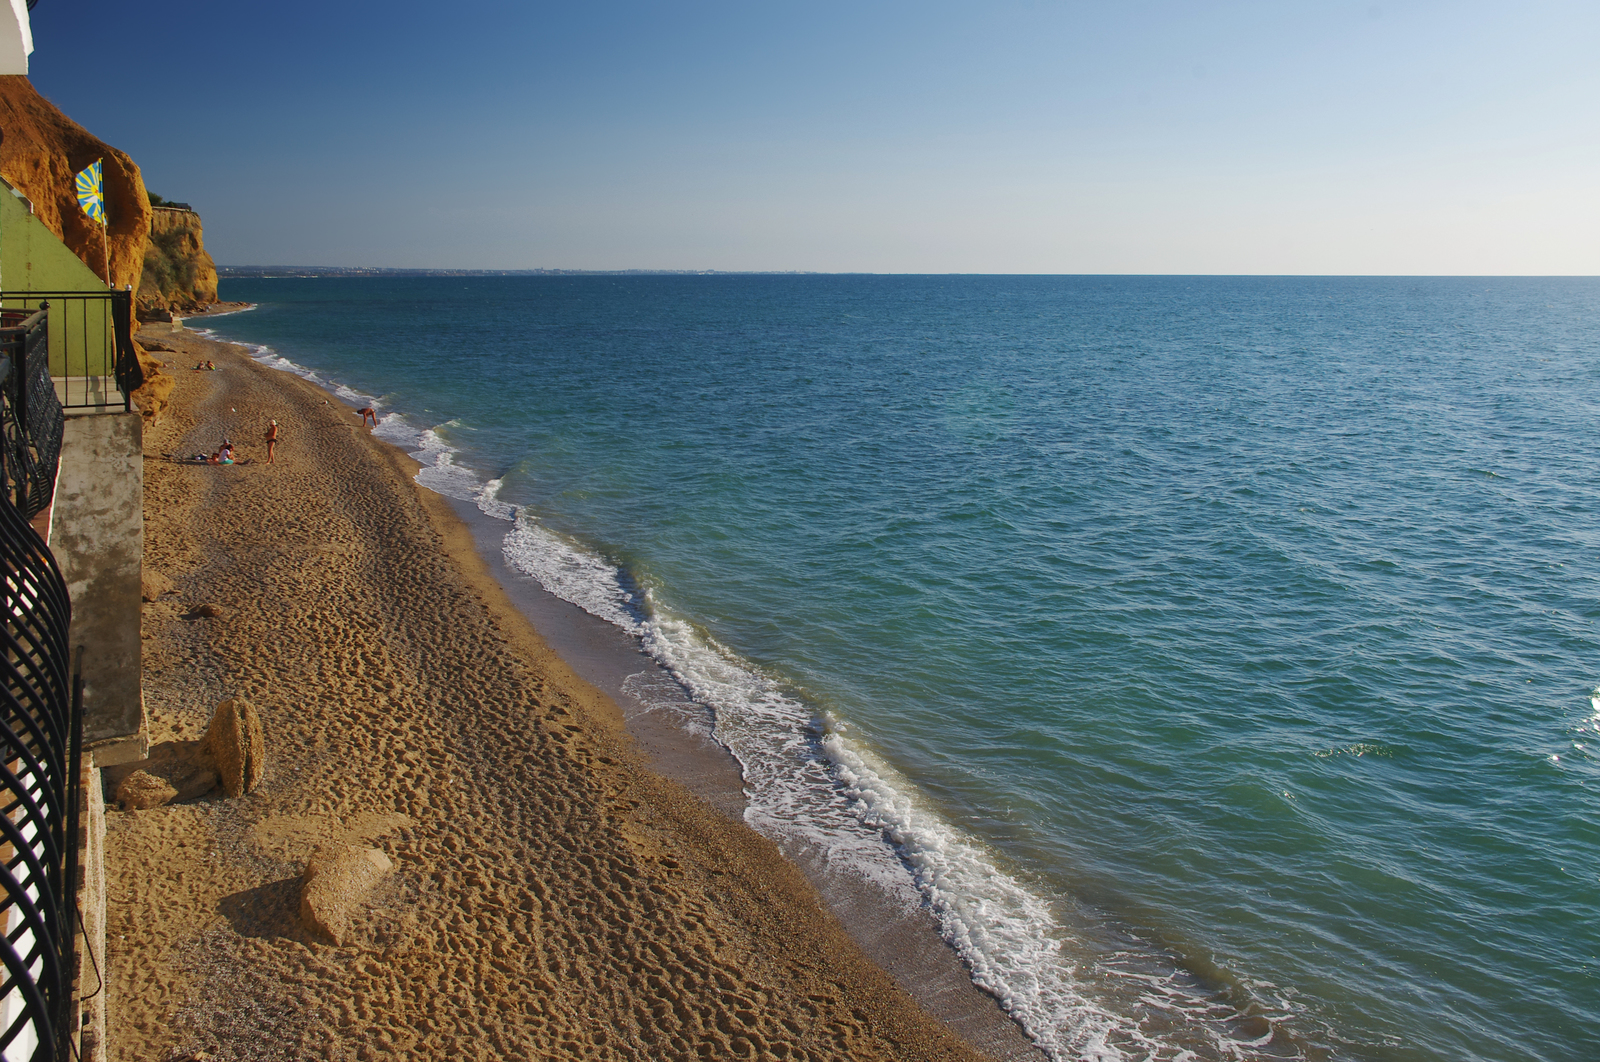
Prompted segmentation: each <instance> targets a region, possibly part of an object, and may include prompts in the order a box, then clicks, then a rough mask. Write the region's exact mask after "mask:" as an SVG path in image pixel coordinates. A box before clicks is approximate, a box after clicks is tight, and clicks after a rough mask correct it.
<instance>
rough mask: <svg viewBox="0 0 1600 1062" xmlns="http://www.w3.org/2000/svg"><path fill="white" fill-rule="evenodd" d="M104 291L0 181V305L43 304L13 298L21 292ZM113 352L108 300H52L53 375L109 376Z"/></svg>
mask: <svg viewBox="0 0 1600 1062" xmlns="http://www.w3.org/2000/svg"><path fill="white" fill-rule="evenodd" d="M105 290H106V284H105V281H103V280H101V279H100V278H99V277H97V276H95V275H94V273H93V272H92V271H91V270H90V269H89V267H88V266H86V265H84V264H83V262H82V261H81V260H79V258H78V256H77V255H75V254H73V253H72V252H71V251H70V250H68V249H67V245H66V244H64V243H62V242H61V241H60V240H59V239H57V238H56V234H55V233H53V232H51V231H50V230H49V229H47V228H45V225H44V222H42V221H40V220H39V219H38V218H36V217H34V216H33V211H32V210H30V209H29V208H28V202H27V200H25V199H22V198H20V197H19V196H17V195H16V194H15V193H14V192H13V191H12V189H11V186H10V185H9V184H7V183H6V182H5V181H4V180H0V291H3V292H5V294H6V295H7V296H8V297H7V298H6V299H5V300H4V302H3V303H0V306H3V307H4V308H5V309H7V310H14V309H27V310H36V309H38V308H39V300H38V299H16V298H11V297H9V296H13V295H15V294H16V293H18V292H28V291H95V292H100V291H105ZM115 351H116V341H115V339H114V337H113V335H112V331H111V306H110V303H109V302H107V301H97V302H94V303H85V302H76V301H72V300H63V299H54V300H51V306H50V375H51V376H54V377H57V378H59V377H63V376H110V375H112V371H113V366H115V364H116V353H115Z"/></svg>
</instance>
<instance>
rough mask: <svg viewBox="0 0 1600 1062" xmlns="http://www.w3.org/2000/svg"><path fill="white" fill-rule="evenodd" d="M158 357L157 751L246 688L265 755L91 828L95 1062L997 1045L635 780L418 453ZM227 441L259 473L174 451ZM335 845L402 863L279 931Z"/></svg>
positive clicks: (591, 703) (333, 415) (679, 798)
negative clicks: (101, 943) (161, 392)
mask: <svg viewBox="0 0 1600 1062" xmlns="http://www.w3.org/2000/svg"><path fill="white" fill-rule="evenodd" d="M143 338H146V337H145V336H144V335H143V334H142V335H141V339H143ZM148 338H149V339H150V340H152V341H154V342H157V343H159V344H161V345H162V346H165V347H167V348H169V349H168V351H167V352H165V353H158V354H157V356H158V357H161V358H163V359H164V360H165V361H167V362H169V363H170V365H171V367H170V368H169V369H168V370H167V371H168V372H169V373H172V374H174V375H175V376H176V377H177V386H176V388H175V390H174V392H173V396H172V403H171V407H170V409H169V411H168V412H167V414H166V416H165V418H164V419H163V420H162V422H161V423H160V424H158V425H156V426H154V427H153V428H149V429H147V431H146V484H147V486H146V555H145V563H146V567H147V569H149V570H153V571H155V572H158V573H159V574H160V575H163V576H166V577H168V578H170V579H171V580H172V583H173V585H174V590H173V591H172V592H171V593H168V594H166V595H164V596H162V597H161V598H160V599H159V600H157V601H154V602H151V603H149V604H147V605H146V606H145V617H144V634H145V638H146V641H145V657H144V660H145V690H146V701H147V705H148V708H149V713H150V718H151V727H152V733H151V738H152V742H154V743H155V744H156V745H158V746H160V745H161V744H162V743H166V742H181V741H192V740H195V739H198V738H199V737H200V736H201V735H202V733H203V732H204V729H205V726H206V723H207V720H208V718H209V717H210V714H211V712H212V709H213V708H214V707H215V706H216V704H217V703H218V702H220V701H222V700H224V699H226V698H242V699H244V700H246V701H248V702H249V703H250V704H252V705H254V706H255V708H256V709H257V710H258V711H259V712H260V714H261V717H262V720H263V723H264V728H265V733H266V746H267V760H268V767H267V773H266V780H265V782H264V783H263V785H262V786H261V788H259V789H257V790H256V791H255V792H253V793H251V794H249V795H247V796H244V797H240V798H236V799H226V798H223V797H222V796H221V795H220V793H215V792H214V793H212V794H211V795H209V796H206V797H203V798H200V799H198V800H194V801H190V802H187V803H178V804H174V805H170V806H166V807H159V808H153V809H149V810H144V811H119V810H112V811H111V812H109V814H108V820H109V822H108V839H107V846H108V850H107V863H108V874H109V879H110V881H109V889H110V907H109V912H108V930H107V936H108V944H107V950H108V964H109V967H110V977H109V985H108V990H109V993H110V994H109V1007H110V1028H111V1041H112V1057H113V1058H117V1059H128V1060H133V1059H141V1060H147V1059H158V1060H168V1059H180V1058H188V1057H197V1058H198V1057H210V1058H216V1059H279V1058H282V1059H291V1058H294V1059H298V1058H313V1057H315V1058H327V1059H378V1058H384V1059H387V1058H414V1059H436V1058H445V1057H459V1058H478V1059H491V1058H592V1059H602V1058H604V1059H611V1058H616V1059H624V1058H626V1059H640V1058H775V1059H783V1058H793V1059H824V1058H828V1059H967V1058H981V1057H985V1056H984V1055H982V1054H980V1053H979V1052H978V1051H976V1050H975V1049H974V1048H973V1047H971V1046H970V1045H969V1044H968V1043H966V1042H964V1041H963V1040H962V1039H961V1037H959V1036H957V1035H956V1033H955V1032H953V1031H952V1030H951V1028H950V1027H949V1026H947V1025H946V1024H944V1023H943V1022H941V1021H939V1020H938V1019H936V1018H934V1017H932V1016H931V1015H930V1014H928V1013H927V1012H926V1011H925V1010H923V1009H921V1008H919V1006H918V1004H917V1002H916V1001H915V1000H914V999H913V998H912V996H911V995H910V994H908V992H907V991H906V990H905V989H904V988H903V987H901V985H900V984H898V983H897V982H896V980H895V979H894V978H893V977H891V976H890V975H889V974H888V973H886V972H885V971H884V970H883V969H882V968H880V967H879V966H878V965H876V964H874V963H873V962H872V961H871V960H870V959H869V958H868V957H867V956H866V954H865V953H863V951H862V950H861V948H860V947H858V946H857V944H856V943H855V942H854V941H853V940H852V939H851V937H850V936H849V935H848V934H847V933H846V932H845V930H844V928H843V927H842V926H841V924H840V923H839V922H838V920H837V919H836V918H835V917H834V916H833V915H832V914H830V913H829V911H828V910H827V909H826V908H825V907H824V905H823V904H822V903H821V901H820V900H819V898H818V894H817V892H816V890H815V889H814V888H813V887H812V885H811V883H810V882H809V881H808V880H807V879H806V878H805V876H804V875H803V874H802V873H801V872H800V871H799V870H797V869H796V868H795V867H794V866H792V865H791V864H789V863H788V862H786V861H785V860H784V859H783V858H782V857H781V856H780V855H779V853H778V850H777V849H776V847H775V846H773V845H772V844H771V843H770V842H768V841H766V840H765V839H763V838H761V837H760V836H758V835H757V834H756V833H755V832H753V831H752V830H750V829H749V828H747V827H746V826H744V825H743V824H742V823H740V822H738V821H736V820H735V819H733V818H730V817H729V816H728V815H726V814H724V813H723V812H722V811H719V810H717V809H715V808H714V807H712V805H711V804H710V803H708V802H706V801H705V800H702V799H700V798H699V797H697V796H695V795H694V794H692V793H691V792H690V791H689V790H688V789H686V788H685V787H684V786H682V785H681V784H679V783H678V782H676V781H673V780H670V779H668V778H665V777H662V776H661V775H659V774H657V773H656V772H655V771H653V770H651V769H650V768H649V767H648V765H647V762H646V759H645V753H644V752H642V751H641V750H640V748H639V746H638V744H637V743H636V741H635V740H634V738H633V737H631V736H630V735H629V734H628V732H627V730H626V728H625V725H624V720H623V715H622V713H621V711H620V710H619V708H618V707H617V705H616V704H615V703H614V702H612V701H611V700H610V699H609V698H608V697H606V696H605V695H603V694H602V693H600V692H599V691H597V690H596V689H595V688H594V687H593V686H591V685H590V684H589V683H587V682H586V681H584V680H583V679H582V678H580V677H579V676H578V675H577V674H576V673H575V672H574V671H573V670H572V669H571V668H569V667H568V665H567V664H566V663H565V662H564V661H563V660H562V658H561V657H559V656H557V655H556V654H555V653H554V652H553V651H552V650H551V649H550V648H549V647H548V646H547V645H546V643H545V642H544V641H543V640H541V639H540V637H539V636H538V635H537V634H536V633H535V632H534V630H533V629H532V627H531V626H530V625H529V624H528V623H527V621H526V620H525V618H524V617H523V616H522V615H521V613H519V612H518V610H517V609H516V608H515V607H514V605H513V603H512V602H511V600H510V599H509V598H508V597H507V595H506V593H505V592H504V591H503V590H502V588H501V586H500V584H499V583H497V582H496V581H495V579H494V578H492V576H491V573H490V572H489V571H488V569H487V568H486V566H485V565H484V563H483V561H482V560H481V559H480V558H479V556H478V554H477V552H476V551H475V550H474V548H473V543H472V538H471V533H470V531H469V529H468V528H467V526H466V525H465V524H464V523H463V522H462V521H461V520H460V519H459V518H458V517H457V515H456V514H455V513H454V512H452V511H451V508H450V506H449V504H448V503H447V502H446V501H445V500H444V499H442V498H439V497H437V496H435V495H432V494H429V493H428V492H426V491H424V490H422V489H420V488H419V487H417V486H416V484H415V483H414V482H413V481H412V475H413V474H414V472H415V468H416V466H415V465H414V464H413V463H412V462H411V461H410V459H409V458H407V457H406V456H405V455H404V454H401V453H399V452H398V451H396V450H395V449H394V448H392V447H390V446H388V445H387V444H384V443H382V442H381V441H379V440H376V439H373V438H372V437H370V436H369V435H368V433H367V431H366V430H365V429H363V428H362V427H361V426H360V422H359V420H358V418H357V417H356V416H354V415H352V413H351V411H350V410H349V408H348V407H346V406H344V405H342V404H341V403H339V402H338V401H336V400H333V399H330V398H329V396H328V395H327V394H326V393H325V392H323V391H321V390H319V389H318V388H316V387H314V386H312V385H311V384H308V383H306V382H305V381H302V380H300V379H298V378H295V377H293V376H290V375H288V374H286V373H281V372H276V371H274V370H271V369H268V368H266V367H264V366H261V365H259V364H257V363H255V362H253V361H251V360H250V359H249V358H248V357H246V356H244V354H243V352H242V351H241V350H240V348H236V347H231V346H227V345H224V344H220V343H214V342H211V341H209V340H207V339H204V338H202V337H198V336H196V335H194V334H193V333H186V332H181V331H179V332H176V333H174V334H173V335H171V336H168V335H166V334H164V333H163V334H159V335H154V334H152V335H150V336H148ZM202 358H211V359H214V360H215V361H216V363H217V365H218V366H219V371H216V372H195V371H191V370H189V369H188V366H189V365H192V364H194V363H195V361H196V360H198V359H202ZM271 418H275V419H276V420H277V421H278V422H279V424H280V425H281V427H282V441H281V442H280V443H279V446H278V452H277V461H276V463H275V464H272V465H268V464H265V463H264V462H265V456H266V454H265V447H264V444H262V443H261V441H260V440H261V438H262V436H263V433H264V432H265V430H266V426H267V423H268V420H269V419H271ZM224 435H226V436H228V437H230V438H232V439H233V440H234V441H235V443H236V444H237V445H239V447H240V454H241V456H242V457H244V458H247V459H248V461H249V463H246V464H242V465H237V466H233V467H223V466H208V465H194V464H183V463H179V462H176V461H173V460H169V459H168V457H167V456H166V455H169V454H177V455H182V454H192V453H196V452H201V451H210V450H211V449H214V448H215V447H216V446H217V444H218V443H220V441H221V440H222V438H223V436H224ZM201 605H212V606H215V607H214V609H212V610H208V611H214V612H215V613H216V614H215V615H213V616H196V615H195V609H196V608H197V607H198V606H201ZM331 841H343V842H348V843H354V844H361V845H370V846H373V847H376V848H378V849H380V850H382V851H383V852H384V853H385V854H386V855H387V856H388V858H389V859H390V860H391V861H392V862H393V864H394V867H395V870H394V871H393V873H391V874H390V875H389V876H388V877H387V878H386V879H385V880H384V881H383V883H382V884H381V885H380V886H379V889H378V891H377V892H376V893H375V894H374V896H373V897H372V899H371V901H370V902H369V903H368V904H367V905H366V906H365V908H364V909H363V910H362V911H361V912H360V913H359V914H358V915H357V916H356V918H355V921H354V923H353V929H352V934H351V939H350V940H349V942H347V943H346V944H344V945H335V944H333V943H330V942H328V941H327V940H325V939H322V938H320V937H318V936H316V935H315V934H313V933H311V932H309V931H308V930H306V929H305V928H304V927H303V926H302V925H301V923H300V921H299V919H298V917H297V910H298V905H299V900H300V879H301V873H302V871H303V869H304V866H305V864H306V861H307V859H308V858H309V857H310V855H311V853H312V851H313V850H314V848H315V847H316V846H317V845H318V844H322V843H326V842H331ZM995 1013H998V1011H996V1012H995ZM969 1035H970V1034H969ZM1013 1035H1015V1034H1013ZM202 1053H203V1054H202Z"/></svg>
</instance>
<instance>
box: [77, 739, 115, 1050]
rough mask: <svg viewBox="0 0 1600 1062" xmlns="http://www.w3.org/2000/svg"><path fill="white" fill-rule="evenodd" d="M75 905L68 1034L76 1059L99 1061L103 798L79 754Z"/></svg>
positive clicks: (96, 773)
mask: <svg viewBox="0 0 1600 1062" xmlns="http://www.w3.org/2000/svg"><path fill="white" fill-rule="evenodd" d="M78 814H79V820H78V821H79V823H80V825H81V832H80V834H79V836H78V867H79V871H78V873H79V878H78V911H79V912H80V913H81V914H82V915H83V926H82V932H80V933H79V934H78V947H77V954H78V969H77V971H76V974H77V980H76V982H75V984H76V987H75V990H74V991H73V996H74V998H76V999H78V1000H79V1001H81V1002H80V1005H79V1006H77V1007H74V1008H73V1015H72V1020H73V1027H72V1028H70V1029H68V1030H67V1035H68V1036H69V1037H72V1038H74V1039H76V1040H77V1042H78V1054H77V1057H78V1058H79V1060H80V1062H104V1059H105V1057H106V1050H105V1048H106V995H107V993H108V992H109V986H108V985H107V984H106V978H107V973H106V801H105V794H104V792H103V791H102V790H101V781H100V768H98V767H96V766H94V765H93V764H92V763H90V762H89V759H88V757H84V762H83V777H82V778H81V779H80V784H79V786H78Z"/></svg>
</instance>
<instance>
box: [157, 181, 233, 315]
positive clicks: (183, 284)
mask: <svg viewBox="0 0 1600 1062" xmlns="http://www.w3.org/2000/svg"><path fill="white" fill-rule="evenodd" d="M138 291H139V319H140V320H142V321H144V320H156V319H163V320H164V319H169V318H170V316H171V314H173V313H178V314H189V313H199V312H200V311H201V310H204V309H205V308H206V307H207V306H210V305H211V304H212V303H214V302H216V301H217V264H216V263H215V262H213V261H212V260H211V256H210V255H209V254H207V253H206V246H205V240H204V233H203V231H202V230H201V226H200V215H199V214H196V213H195V212H194V211H193V210H189V209H187V208H174V207H166V206H158V207H155V208H154V209H153V211H152V213H151V217H150V242H149V243H148V244H147V245H146V246H145V252H144V275H143V278H142V279H141V280H140V282H139V285H138ZM163 311H165V312H163Z"/></svg>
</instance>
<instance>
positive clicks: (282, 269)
mask: <svg viewBox="0 0 1600 1062" xmlns="http://www.w3.org/2000/svg"><path fill="white" fill-rule="evenodd" d="M814 273H815V271H814V270H803V269H768V270H755V269H750V270H743V269H386V268H380V267H378V266H284V265H276V266H218V267H217V275H218V276H219V277H223V278H227V277H239V278H244V277H249V278H252V279H258V280H260V279H275V278H285V277H634V276H690V277H693V276H810V275H813V274H814Z"/></svg>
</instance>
